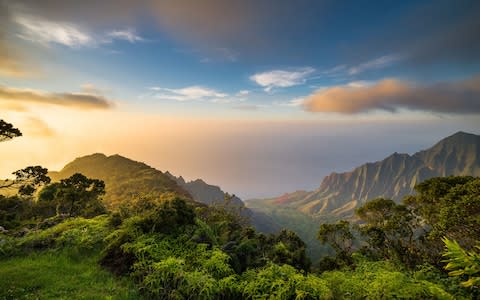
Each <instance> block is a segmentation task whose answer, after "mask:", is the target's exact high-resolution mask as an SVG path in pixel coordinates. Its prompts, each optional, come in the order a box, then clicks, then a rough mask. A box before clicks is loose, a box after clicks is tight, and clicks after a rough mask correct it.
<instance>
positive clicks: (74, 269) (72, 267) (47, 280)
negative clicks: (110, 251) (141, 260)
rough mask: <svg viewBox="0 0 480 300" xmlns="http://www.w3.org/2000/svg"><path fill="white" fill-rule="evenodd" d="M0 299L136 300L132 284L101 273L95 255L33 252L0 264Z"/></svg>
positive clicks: (103, 271)
mask: <svg viewBox="0 0 480 300" xmlns="http://www.w3.org/2000/svg"><path fill="white" fill-rule="evenodd" d="M0 278H2V280H0V299H138V297H139V295H138V292H137V291H136V289H135V287H134V286H133V284H132V283H131V282H130V281H129V280H126V279H122V278H116V277H115V276H114V275H112V274H111V273H110V272H108V271H106V270H103V269H102V268H101V267H100V266H99V265H98V264H97V261H96V257H95V256H94V255H79V254H77V253H71V252H70V251H67V250H65V251H60V252H58V251H54V252H52V251H44V252H34V253H32V254H29V255H27V256H18V257H13V258H10V259H7V260H5V259H3V260H0Z"/></svg>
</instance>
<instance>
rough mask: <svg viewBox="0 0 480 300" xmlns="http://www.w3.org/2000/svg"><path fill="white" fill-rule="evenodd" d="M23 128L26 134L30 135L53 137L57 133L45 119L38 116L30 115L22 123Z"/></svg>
mask: <svg viewBox="0 0 480 300" xmlns="http://www.w3.org/2000/svg"><path fill="white" fill-rule="evenodd" d="M22 130H23V131H25V135H29V136H37V137H51V136H54V135H55V131H54V130H53V129H52V128H50V126H48V124H47V123H46V122H45V121H44V120H42V119H39V118H37V117H28V118H27V119H26V120H25V122H24V124H22Z"/></svg>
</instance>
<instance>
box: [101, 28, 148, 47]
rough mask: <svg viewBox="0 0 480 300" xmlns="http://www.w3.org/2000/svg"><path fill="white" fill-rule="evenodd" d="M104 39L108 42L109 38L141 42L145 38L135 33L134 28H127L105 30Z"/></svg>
mask: <svg viewBox="0 0 480 300" xmlns="http://www.w3.org/2000/svg"><path fill="white" fill-rule="evenodd" d="M106 38H107V39H106V41H107V42H110V41H111V40H124V41H128V42H130V43H132V44H133V43H136V42H142V41H144V40H145V39H144V38H142V37H141V36H139V35H137V33H136V31H135V29H133V28H127V29H124V30H112V31H109V32H107V34H106Z"/></svg>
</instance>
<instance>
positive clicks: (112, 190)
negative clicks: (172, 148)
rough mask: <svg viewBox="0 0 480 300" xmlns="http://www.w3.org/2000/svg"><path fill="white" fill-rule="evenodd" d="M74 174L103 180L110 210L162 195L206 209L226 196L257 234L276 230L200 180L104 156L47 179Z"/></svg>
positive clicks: (96, 155)
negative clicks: (169, 195)
mask: <svg viewBox="0 0 480 300" xmlns="http://www.w3.org/2000/svg"><path fill="white" fill-rule="evenodd" d="M75 173H82V174H83V175H85V176H87V177H90V178H96V179H100V180H103V181H104V182H105V190H106V194H105V196H104V203H105V204H106V205H107V206H108V207H110V208H116V207H118V206H119V205H120V204H121V203H122V202H123V201H129V200H131V199H132V198H134V197H138V196H156V195H160V194H162V193H165V192H173V193H176V194H179V195H181V196H184V197H186V198H187V199H189V200H192V201H196V202H199V203H203V204H206V205H212V204H214V203H220V204H221V203H223V201H224V199H225V197H226V196H228V197H230V201H229V202H228V205H229V207H230V208H233V209H236V210H240V211H241V212H242V214H244V215H245V216H247V217H248V218H250V220H251V222H252V224H253V225H254V226H255V227H256V228H257V229H258V230H260V231H263V232H275V231H278V230H279V229H280V228H279V226H278V225H277V224H276V223H275V222H273V221H272V220H271V219H270V218H269V217H268V216H266V215H264V214H263V213H261V212H253V211H251V210H250V209H248V208H246V207H245V204H244V203H243V201H242V200H241V199H240V198H238V197H236V196H235V195H231V196H230V195H228V194H227V193H225V192H224V191H223V190H222V189H221V188H220V187H218V186H216V185H211V184H208V183H206V182H205V181H204V180H202V179H196V180H192V181H188V182H187V181H185V179H184V178H183V177H182V176H178V177H176V176H174V175H172V174H171V173H170V172H169V171H166V172H162V171H160V170H157V169H155V168H153V167H151V166H149V165H147V164H145V163H143V162H139V161H135V160H132V159H129V158H126V157H124V156H121V155H119V154H114V155H110V156H107V155H105V154H103V153H94V154H90V155H85V156H82V157H78V158H76V159H74V160H73V161H71V162H70V163H68V164H66V165H65V166H64V167H63V168H62V170H60V171H52V172H49V176H50V177H51V178H52V180H53V181H59V180H61V179H64V178H67V177H70V176H71V175H73V174H75Z"/></svg>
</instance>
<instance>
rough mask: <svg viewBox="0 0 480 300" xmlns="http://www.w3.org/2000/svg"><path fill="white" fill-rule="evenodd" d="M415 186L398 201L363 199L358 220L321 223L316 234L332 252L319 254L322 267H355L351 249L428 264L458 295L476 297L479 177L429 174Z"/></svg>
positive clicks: (404, 263) (406, 264)
mask: <svg viewBox="0 0 480 300" xmlns="http://www.w3.org/2000/svg"><path fill="white" fill-rule="evenodd" d="M415 189H416V191H417V194H416V195H412V196H407V197H405V199H404V201H403V203H402V204H397V203H395V202H394V201H392V200H390V199H383V198H380V199H374V200H371V201H369V202H367V203H365V204H364V205H363V206H362V207H360V208H358V209H357V210H356V215H357V218H358V219H359V223H357V224H350V223H349V222H346V221H339V222H337V223H333V224H322V225H321V226H320V230H319V233H318V238H319V240H320V241H321V242H322V243H327V244H329V245H331V247H332V248H333V249H334V250H335V251H336V256H335V257H325V258H323V259H322V261H321V263H320V270H332V269H338V268H341V267H345V266H347V267H348V268H350V269H352V270H353V269H354V270H355V272H357V271H358V265H356V263H355V260H354V256H355V255H362V256H364V257H367V258H368V259H369V260H371V261H388V262H391V263H394V264H396V265H397V266H398V268H403V269H405V270H406V271H407V272H415V271H416V270H418V269H419V268H423V267H425V266H431V268H432V270H437V272H439V273H438V276H436V277H437V278H438V279H439V280H440V281H442V282H445V283H446V284H444V287H445V288H446V289H450V292H452V293H453V294H454V295H455V296H456V297H461V296H462V297H463V296H465V297H472V298H475V297H478V296H479V295H478V288H479V283H480V281H479V279H478V278H479V277H478V276H479V273H480V260H479V254H478V250H479V248H478V247H479V246H478V238H479V236H480V178H474V177H453V176H452V177H441V178H432V179H429V180H426V181H424V182H423V183H421V184H419V185H418V186H417V187H416V188H415ZM445 247H446V248H445ZM445 249H446V250H445ZM475 250H476V252H475ZM445 258H446V259H445ZM446 263H448V264H446ZM444 269H445V270H444ZM446 270H448V271H450V272H449V275H451V276H460V277H461V279H463V280H464V282H463V283H462V285H463V286H465V287H468V288H469V289H467V290H461V289H458V287H457V288H455V287H454V286H452V285H453V281H454V280H456V279H452V278H448V277H447V272H446Z"/></svg>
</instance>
